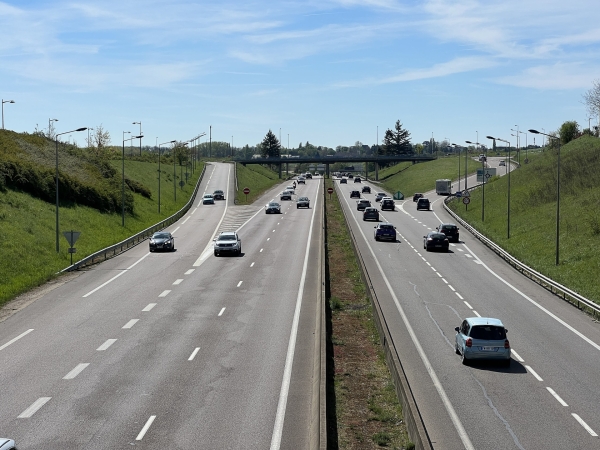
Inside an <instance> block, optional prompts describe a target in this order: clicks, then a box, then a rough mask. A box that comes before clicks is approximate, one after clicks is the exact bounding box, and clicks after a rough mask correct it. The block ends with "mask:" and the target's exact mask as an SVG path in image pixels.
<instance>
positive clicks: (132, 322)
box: [123, 319, 140, 330]
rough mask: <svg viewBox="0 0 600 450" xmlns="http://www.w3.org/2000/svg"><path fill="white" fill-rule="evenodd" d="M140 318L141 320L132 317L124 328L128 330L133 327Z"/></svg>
mask: <svg viewBox="0 0 600 450" xmlns="http://www.w3.org/2000/svg"><path fill="white" fill-rule="evenodd" d="M138 320H140V319H131V320H130V321H129V322H127V323H126V324H125V325H123V330H127V329H129V328H131V327H133V326H134V325H135V324H136V323H137V321H138Z"/></svg>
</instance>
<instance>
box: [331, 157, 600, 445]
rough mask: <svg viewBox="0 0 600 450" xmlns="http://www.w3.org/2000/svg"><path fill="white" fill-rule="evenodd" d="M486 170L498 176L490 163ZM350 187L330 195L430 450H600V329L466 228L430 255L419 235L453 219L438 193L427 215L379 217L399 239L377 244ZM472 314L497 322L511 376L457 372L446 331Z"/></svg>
mask: <svg viewBox="0 0 600 450" xmlns="http://www.w3.org/2000/svg"><path fill="white" fill-rule="evenodd" d="M499 159H500V158H498V160H499ZM488 162H489V163H490V165H491V166H492V167H494V166H496V164H497V162H498V161H495V160H494V159H492V158H490V159H489V160H488ZM473 164H477V162H475V161H473ZM500 169H504V167H501V168H500ZM504 173H505V170H499V171H498V174H504ZM348 182H349V183H348V184H347V185H344V184H339V183H337V182H336V192H337V195H339V197H340V202H341V204H342V205H343V206H344V208H345V210H346V212H347V213H348V215H349V217H350V220H349V222H350V223H349V224H350V227H351V229H352V233H353V234H354V235H355V236H356V237H357V241H358V243H359V251H360V254H361V255H362V258H363V259H364V261H365V264H366V267H367V271H368V277H369V279H370V282H371V283H372V284H373V287H374V290H375V292H376V295H377V298H378V299H379V302H380V304H381V305H382V310H383V314H384V316H385V320H386V321H387V324H388V326H389V328H390V330H391V333H392V338H393V340H394V343H395V346H396V349H397V350H398V353H399V356H400V360H401V362H402V365H403V367H404V370H405V371H406V373H407V377H408V380H409V383H410V385H411V389H412V391H413V394H414V396H415V399H416V402H417V405H418V407H419V410H420V413H421V415H422V417H423V420H424V423H425V426H426V428H427V431H428V434H429V437H430V439H431V441H432V444H433V447H434V448H436V449H501V450H503V449H515V448H516V449H564V448H569V449H582V450H583V449H591V448H600V442H599V440H598V435H597V433H600V415H599V414H598V405H599V404H600V392H599V390H598V389H597V386H598V384H599V382H600V358H598V356H599V355H600V327H599V326H598V324H597V323H594V322H593V321H592V320H591V319H590V318H589V317H587V316H586V315H584V314H583V313H580V312H579V311H578V310H577V309H576V308H574V307H573V306H571V305H569V304H567V303H566V302H564V301H562V300H560V299H559V298H557V297H555V296H554V295H552V294H550V293H549V292H548V291H546V290H545V289H543V288H542V287H540V286H539V285H537V284H535V283H533V282H532V281H530V280H528V279H527V278H525V277H523V276H522V275H520V274H519V273H518V272H517V271H515V270H513V269H512V268H511V267H510V266H508V265H506V264H505V263H504V262H503V261H502V260H501V259H500V258H499V257H497V256H496V255H495V254H494V253H493V252H492V251H490V250H488V249H487V248H486V247H485V246H484V245H483V244H481V243H480V242H479V241H478V240H477V239H475V238H474V237H472V236H471V235H469V234H468V233H467V232H465V231H464V230H461V235H460V240H461V241H460V243H458V244H451V246H450V251H449V252H448V253H445V252H444V253H438V252H426V251H425V250H424V249H423V236H424V235H425V234H426V233H427V232H428V231H431V230H434V229H435V227H436V226H438V225H439V224H440V223H441V222H453V220H452V218H451V216H450V215H449V214H448V213H447V212H445V210H444V209H443V207H442V201H443V197H441V196H437V195H435V193H434V192H428V193H426V196H427V197H428V198H429V199H430V200H432V211H417V210H416V204H415V203H413V202H412V199H407V200H404V201H397V202H396V210H395V211H385V212H384V213H383V219H382V220H384V221H387V222H391V223H393V224H394V225H395V226H396V229H397V232H398V237H399V240H398V242H395V243H391V242H376V241H375V240H374V237H373V232H374V230H373V228H374V226H375V223H374V222H364V221H363V220H362V212H359V211H357V210H356V199H351V198H350V191H351V190H356V189H358V190H359V191H360V189H361V187H362V184H359V183H353V182H352V180H348ZM367 184H368V183H367ZM434 184H435V180H432V182H431V186H432V188H433V187H434ZM474 185H475V180H474V179H469V186H474ZM463 186H464V184H463ZM371 187H372V192H373V193H372V194H362V197H363V198H367V199H369V200H371V202H372V204H373V205H377V204H376V203H375V200H374V197H375V192H377V191H380V190H381V189H379V188H378V187H376V186H374V185H371ZM475 316H482V317H495V318H499V319H501V320H502V321H503V323H504V325H505V327H506V328H507V329H508V338H509V340H510V342H511V347H512V350H513V353H512V362H511V366H510V368H505V367H502V366H500V365H498V364H493V363H492V364H488V363H475V364H473V365H472V366H463V365H462V364H461V361H460V357H459V356H458V355H456V354H455V352H454V336H455V331H454V328H455V327H457V326H459V325H460V323H461V321H462V319H464V318H465V317H475Z"/></svg>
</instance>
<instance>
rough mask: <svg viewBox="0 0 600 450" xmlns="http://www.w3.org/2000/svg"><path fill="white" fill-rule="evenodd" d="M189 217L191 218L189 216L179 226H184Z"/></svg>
mask: <svg viewBox="0 0 600 450" xmlns="http://www.w3.org/2000/svg"><path fill="white" fill-rule="evenodd" d="M190 217H191V216H188V217H187V218H186V219H185V220H184V221H183V222H181V225H185V223H186V222H187V221H188V220H190Z"/></svg>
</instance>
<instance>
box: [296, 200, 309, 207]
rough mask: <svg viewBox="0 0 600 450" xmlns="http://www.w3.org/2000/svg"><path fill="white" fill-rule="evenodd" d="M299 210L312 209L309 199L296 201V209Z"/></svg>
mask: <svg viewBox="0 0 600 450" xmlns="http://www.w3.org/2000/svg"><path fill="white" fill-rule="evenodd" d="M298 208H310V200H309V199H308V197H300V198H299V199H298V201H296V209H298Z"/></svg>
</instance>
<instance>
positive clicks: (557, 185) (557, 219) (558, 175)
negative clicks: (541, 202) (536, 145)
mask: <svg viewBox="0 0 600 450" xmlns="http://www.w3.org/2000/svg"><path fill="white" fill-rule="evenodd" d="M529 132H530V133H533V134H543V135H544V136H548V137H549V138H550V139H557V140H558V154H557V157H556V265H557V266H558V262H559V259H558V253H559V239H560V235H559V232H560V138H559V137H558V136H552V135H551V134H546V133H542V132H541V131H537V130H529Z"/></svg>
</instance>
